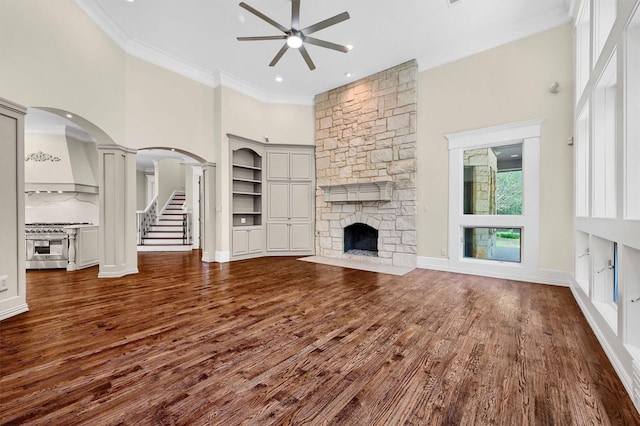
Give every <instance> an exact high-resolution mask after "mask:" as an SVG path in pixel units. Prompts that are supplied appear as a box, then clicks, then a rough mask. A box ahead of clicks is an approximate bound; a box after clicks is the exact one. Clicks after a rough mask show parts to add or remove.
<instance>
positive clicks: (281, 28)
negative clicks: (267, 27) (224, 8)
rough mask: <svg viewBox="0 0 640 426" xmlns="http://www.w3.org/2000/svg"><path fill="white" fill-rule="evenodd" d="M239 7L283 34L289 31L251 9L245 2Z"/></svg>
mask: <svg viewBox="0 0 640 426" xmlns="http://www.w3.org/2000/svg"><path fill="white" fill-rule="evenodd" d="M240 7H241V8H243V9H245V10H247V11H249V12H251V13H253V14H254V15H256V16H257V17H258V18H260V19H262V20H263V21H265V22H268V23H270V24H271V25H273V26H274V27H276V28H277V29H279V30H280V31H282V32H283V33H286V32H288V31H289V28H285V27H283V26H282V25H280V24H278V23H277V22H276V21H274V20H273V19H271V18H269V17H268V16H267V15H265V14H264V13H262V12H259V11H257V10H255V9H254V8H252V7H251V6H249V5H248V4H246V3H245V2H241V3H240Z"/></svg>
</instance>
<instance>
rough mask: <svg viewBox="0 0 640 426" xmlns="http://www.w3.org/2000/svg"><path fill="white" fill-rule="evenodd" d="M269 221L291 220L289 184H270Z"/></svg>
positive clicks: (268, 197) (268, 194) (268, 195)
mask: <svg viewBox="0 0 640 426" xmlns="http://www.w3.org/2000/svg"><path fill="white" fill-rule="evenodd" d="M267 218H268V220H270V221H271V220H289V219H290V218H291V215H290V212H289V183H288V182H269V185H268V193H267Z"/></svg>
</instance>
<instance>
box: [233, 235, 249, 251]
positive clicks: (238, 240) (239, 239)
mask: <svg viewBox="0 0 640 426" xmlns="http://www.w3.org/2000/svg"><path fill="white" fill-rule="evenodd" d="M232 244H233V247H232V252H233V255H234V256H238V255H242V254H248V253H249V233H248V232H247V230H246V229H234V230H233V241H232Z"/></svg>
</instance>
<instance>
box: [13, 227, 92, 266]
mask: <svg viewBox="0 0 640 426" xmlns="http://www.w3.org/2000/svg"><path fill="white" fill-rule="evenodd" d="M87 225H89V226H90V225H91V224H90V223H27V224H25V226H24V228H25V254H26V268H27V269H56V268H61V269H68V265H69V236H70V233H69V229H70V228H71V229H73V228H77V227H78V226H87Z"/></svg>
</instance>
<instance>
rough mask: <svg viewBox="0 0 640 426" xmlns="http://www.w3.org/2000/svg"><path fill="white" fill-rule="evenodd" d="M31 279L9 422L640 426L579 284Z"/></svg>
mask: <svg viewBox="0 0 640 426" xmlns="http://www.w3.org/2000/svg"><path fill="white" fill-rule="evenodd" d="M139 269H140V274H138V275H133V276H128V277H124V278H121V279H97V278H96V276H97V268H90V269H86V270H82V271H75V272H66V271H29V272H28V273H27V282H28V303H29V307H30V312H28V313H25V314H22V315H19V316H17V317H14V318H10V319H8V320H5V321H3V322H2V323H0V374H1V376H0V423H2V424H7V425H11V424H24V425H72V424H73V425H77V424H81V425H84V424H86V425H120V424H122V425H171V424H177V425H241V424H250V425H271V424H333V425H398V424H410V425H490V424H491V425H494V424H497V425H588V424H594V425H638V424H640V416H639V415H638V414H637V412H636V411H635V409H634V407H633V405H632V403H631V401H630V399H629V397H628V396H627V394H626V393H625V391H624V388H623V386H622V384H621V383H620V381H619V379H618V378H617V376H616V374H615V372H614V370H613V368H612V367H611V365H610V363H609V361H608V360H607V358H606V356H605V355H604V353H603V351H602V349H601V348H600V346H599V345H598V342H597V340H596V338H595V336H594V335H593V333H592V332H591V330H590V329H589V327H588V326H587V324H586V321H585V319H584V318H583V316H582V314H581V313H580V311H579V309H578V307H577V305H576V303H575V302H574V300H573V298H572V296H571V293H570V291H569V290H568V289H566V288H559V287H552V286H544V285H534V284H526V283H518V282H512V281H506V280H496V279H488V278H479V277H471V276H465V275H457V274H451V273H444V272H434V271H426V270H415V271H413V272H411V273H409V274H407V275H405V276H403V277H397V276H392V275H383V274H376V273H373V272H363V271H357V270H351V269H343V268H340V267H335V266H328V265H321V264H315V263H309V262H300V261H297V260H295V259H294V258H262V259H255V260H247V261H239V262H232V263H229V264H223V265H220V264H217V263H212V264H203V263H201V262H200V261H199V253H197V252H193V253H184V252H176V253H140V254H139Z"/></svg>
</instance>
